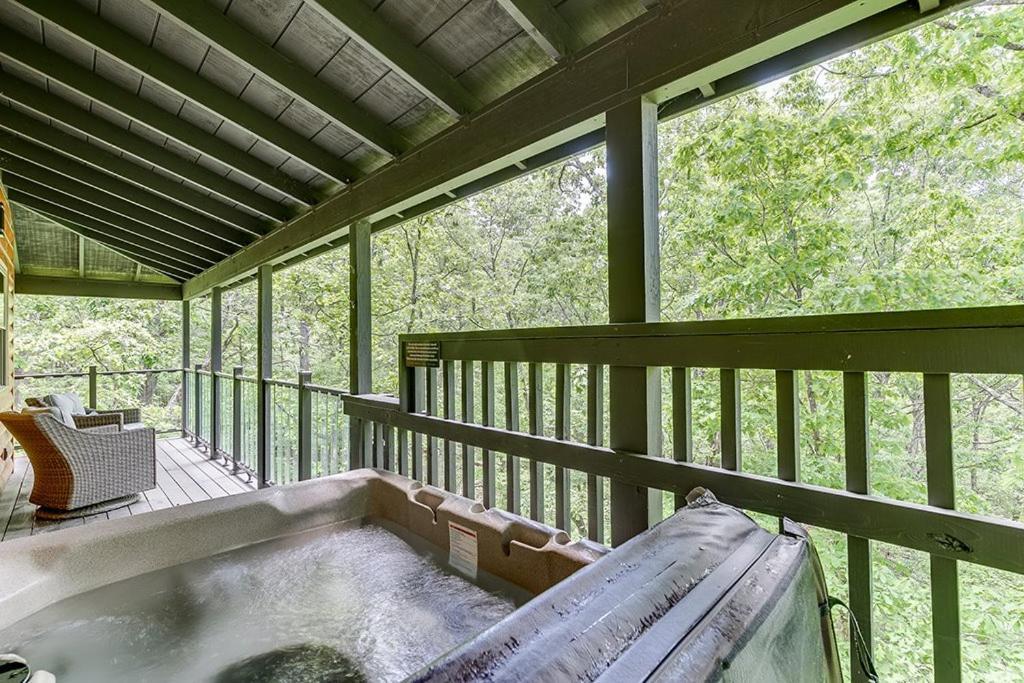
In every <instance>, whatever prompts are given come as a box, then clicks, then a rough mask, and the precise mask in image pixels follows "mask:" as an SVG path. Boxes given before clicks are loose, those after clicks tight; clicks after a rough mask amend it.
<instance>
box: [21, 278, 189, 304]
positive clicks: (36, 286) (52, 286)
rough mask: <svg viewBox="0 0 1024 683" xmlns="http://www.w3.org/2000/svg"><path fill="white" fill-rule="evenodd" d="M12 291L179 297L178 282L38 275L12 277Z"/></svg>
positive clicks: (156, 297)
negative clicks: (163, 282)
mask: <svg viewBox="0 0 1024 683" xmlns="http://www.w3.org/2000/svg"><path fill="white" fill-rule="evenodd" d="M14 292H15V294H48V295H52V296H91V297H100V298H104V299H161V300H166V301H180V300H181V285H174V284H160V283H155V282H128V281H123V280H97V279H95V278H73V277H43V276H39V275H21V276H20V277H17V278H15V279H14Z"/></svg>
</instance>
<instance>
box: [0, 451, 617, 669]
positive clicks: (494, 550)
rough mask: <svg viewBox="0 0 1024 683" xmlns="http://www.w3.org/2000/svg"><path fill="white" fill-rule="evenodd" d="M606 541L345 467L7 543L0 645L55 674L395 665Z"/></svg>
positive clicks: (431, 652)
mask: <svg viewBox="0 0 1024 683" xmlns="http://www.w3.org/2000/svg"><path fill="white" fill-rule="evenodd" d="M450 546H451V548H450ZM605 552H606V550H605V549H604V548H603V547H601V546H598V545H596V544H591V543H589V542H577V543H570V542H569V539H568V537H567V536H566V534H565V533H564V532H560V531H556V530H554V529H551V528H550V527H546V526H544V525H540V524H537V523H534V522H531V521H529V520H524V519H522V518H520V517H517V516H514V515H510V514H508V513H504V512H500V511H497V510H484V509H483V507H482V506H481V505H480V504H479V503H475V502H473V501H470V500H467V499H464V498H461V497H459V496H455V495H452V494H448V493H446V492H443V491H440V490H438V489H435V488H432V487H427V486H423V485H421V484H419V483H417V482H414V481H412V480H409V479H407V478H405V477H401V476H398V475H396V474H392V473H389V472H382V471H376V470H357V471H354V472H349V473H346V474H342V475H337V476H333V477H327V478H323V479H317V480H313V481H308V482H302V483H299V484H295V485H291V486H287V487H277V488H272V489H266V490H263V491H255V492H252V493H247V494H240V495H236V496H231V497H228V498H220V499H216V500H210V501H205V502H201V503H196V504H194V505H189V506H183V507H178V508H171V509H167V510H161V511H157V512H152V513H147V514H145V515H140V516H138V517H132V518H128V519H120V520H116V521H111V522H100V523H97V524H94V525H88V526H81V527H75V528H72V529H68V530H64V531H61V532H57V533H53V534H45V535H41V536H36V537H31V538H25V539H19V540H16V541H12V542H9V543H4V544H3V545H2V546H0V567H2V568H3V581H2V582H0V653H2V652H15V653H17V654H18V655H20V656H22V657H23V658H25V659H26V660H27V661H28V663H29V665H30V666H31V667H32V668H33V669H42V670H46V671H49V672H51V673H53V674H55V675H56V677H57V680H58V681H60V683H76V682H92V681H122V680H123V681H164V680H179V681H185V680H187V681H204V680H209V681H220V682H222V683H230V682H232V681H250V680H303V681H306V680H308V681H319V680H332V681H333V680H364V679H368V680H401V679H402V678H404V677H406V676H408V675H409V674H411V673H413V672H415V671H416V670H417V669H419V668H420V667H422V666H424V665H426V664H428V663H429V662H431V661H432V660H434V659H435V658H436V657H438V656H439V655H442V654H443V653H444V652H446V651H448V650H450V649H452V648H454V647H455V646H457V645H459V644H460V643H462V642H464V641H466V640H469V639H471V638H472V637H473V636H475V635H477V634H478V633H480V632H481V631H483V630H485V629H486V628H488V627H489V626H491V625H493V624H494V623H496V622H498V621H500V620H501V619H503V618H505V617H507V616H508V615H510V614H511V613H513V612H514V610H515V609H516V608H517V607H519V606H521V605H523V604H524V603H525V602H527V601H528V600H529V599H531V598H532V597H533V596H535V595H536V594H538V593H541V592H543V591H544V590H546V589H547V588H549V587H550V586H552V585H554V584H556V583H558V582H559V581H561V580H562V579H564V578H566V577H567V576H569V575H570V574H572V573H573V572H575V571H576V570H578V569H579V568H580V567H583V566H585V565H587V564H589V563H591V562H593V561H594V560H595V559H597V558H598V557H600V556H601V555H602V554H604V553H605Z"/></svg>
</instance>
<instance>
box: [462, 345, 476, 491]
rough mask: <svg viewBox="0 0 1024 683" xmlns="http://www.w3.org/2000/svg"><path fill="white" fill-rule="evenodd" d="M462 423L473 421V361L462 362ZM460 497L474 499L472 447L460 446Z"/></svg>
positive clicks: (473, 454) (474, 456)
mask: <svg viewBox="0 0 1024 683" xmlns="http://www.w3.org/2000/svg"><path fill="white" fill-rule="evenodd" d="M461 391H462V406H461V407H462V421H463V422H468V423H472V422H473V419H474V412H475V410H474V400H473V399H474V396H473V394H474V392H473V361H471V360H464V361H462V387H461ZM462 495H464V496H465V497H466V498H475V497H476V451H475V449H474V448H473V447H472V446H467V445H466V444H462Z"/></svg>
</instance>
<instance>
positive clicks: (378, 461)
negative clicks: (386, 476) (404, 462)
mask: <svg viewBox="0 0 1024 683" xmlns="http://www.w3.org/2000/svg"><path fill="white" fill-rule="evenodd" d="M373 466H374V467H376V468H377V469H381V470H386V469H387V465H386V464H385V462H384V425H382V424H381V423H380V422H374V423H373Z"/></svg>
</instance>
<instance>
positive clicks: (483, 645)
mask: <svg viewBox="0 0 1024 683" xmlns="http://www.w3.org/2000/svg"><path fill="white" fill-rule="evenodd" d="M691 500H692V502H691V503H690V504H689V505H688V506H686V507H685V508H683V509H681V510H680V511H679V512H677V513H676V514H675V515H673V516H672V517H670V518H668V519H666V520H665V521H663V522H661V523H660V524H658V525H657V526H655V527H653V528H652V529H650V530H648V531H647V532H645V533H643V534H640V535H639V536H637V537H636V538H633V539H632V540H630V541H629V542H627V543H625V544H624V545H622V546H621V547H620V548H618V549H616V550H615V551H613V552H612V553H610V554H609V555H607V556H605V557H604V558H602V559H601V560H599V561H597V562H595V563H594V564H592V565H590V566H588V567H585V568H583V569H581V570H580V571H579V572H577V573H576V574H574V575H573V576H572V577H571V578H570V579H569V580H567V581H563V582H562V583H560V584H558V585H556V586H554V587H553V588H551V589H550V590H548V591H546V592H544V593H543V594H541V595H539V596H538V597H537V598H535V599H534V600H532V601H530V602H529V603H528V604H527V605H526V606H524V607H522V608H521V609H519V610H518V611H517V612H516V613H515V614H513V615H511V616H510V617H508V618H506V619H504V620H502V621H501V622H499V623H498V624H495V625H494V626H493V627H491V628H490V629H488V630H487V631H485V632H484V633H482V634H480V635H479V636H477V637H476V638H474V639H473V640H471V641H469V642H467V643H465V644H463V645H462V646H460V647H459V648H457V649H455V650H453V651H451V652H449V653H448V654H446V655H445V656H443V657H441V658H440V659H438V660H437V661H435V662H434V663H433V664H431V665H430V666H429V667H427V668H426V669H424V670H423V671H421V672H420V673H419V674H417V675H416V676H414V677H413V678H414V679H415V680H418V681H479V680H486V681H536V680H542V681H543V680H551V681H593V680H608V681H613V680H614V681H647V680H658V681H715V680H727V681H836V680H842V678H841V674H840V670H839V658H838V654H837V650H836V644H835V636H834V632H833V628H832V621H831V617H830V614H829V611H828V608H827V604H828V599H827V592H826V589H825V583H824V578H823V576H822V573H821V569H820V564H819V563H818V559H817V555H816V553H815V551H814V548H813V546H812V545H811V543H810V540H809V538H808V537H807V535H806V534H805V533H804V532H803V530H802V529H800V527H798V526H797V525H795V524H792V523H790V522H788V520H787V521H786V523H785V529H784V531H783V533H781V534H773V533H770V532H768V531H765V530H764V529H763V528H761V527H760V526H758V525H757V524H756V523H755V522H754V521H753V520H751V519H750V518H749V517H748V516H747V515H745V514H744V513H743V512H741V511H740V510H737V509H736V508H733V507H731V506H728V505H724V504H722V503H719V502H718V501H717V500H715V499H714V497H713V496H711V495H710V494H706V493H705V494H703V495H697V496H691Z"/></svg>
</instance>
